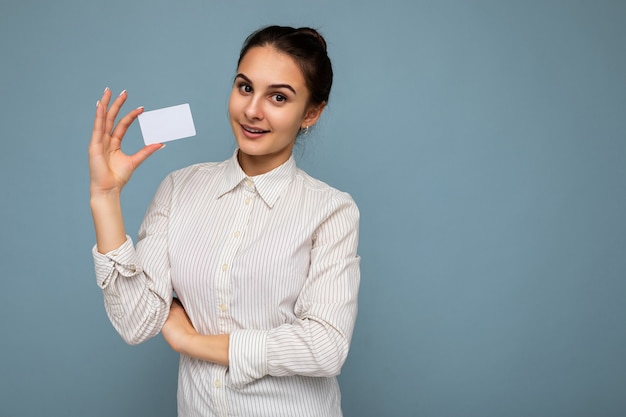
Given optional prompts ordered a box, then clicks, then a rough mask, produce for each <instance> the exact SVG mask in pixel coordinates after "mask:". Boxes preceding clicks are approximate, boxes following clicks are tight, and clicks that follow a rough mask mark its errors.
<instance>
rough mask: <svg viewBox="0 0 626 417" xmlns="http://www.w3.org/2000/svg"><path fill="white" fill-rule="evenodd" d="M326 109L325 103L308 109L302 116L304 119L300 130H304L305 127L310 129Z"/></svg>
mask: <svg viewBox="0 0 626 417" xmlns="http://www.w3.org/2000/svg"><path fill="white" fill-rule="evenodd" d="M324 108H326V102H325V101H323V102H321V103H320V104H316V105H314V106H311V107H309V109H308V110H307V111H306V113H305V114H304V119H302V126H301V127H302V128H303V129H305V128H306V127H307V126H308V127H312V126H313V125H314V124H315V123H317V121H318V120H319V118H320V116H321V115H322V112H323V111H324Z"/></svg>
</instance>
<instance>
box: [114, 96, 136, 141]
mask: <svg viewBox="0 0 626 417" xmlns="http://www.w3.org/2000/svg"><path fill="white" fill-rule="evenodd" d="M118 100H119V97H118V99H116V100H115V103H113V106H115V104H116V103H117V101H118ZM113 106H112V107H113ZM118 110H119V109H118ZM116 113H117V111H116ZM141 113H143V107H137V108H136V109H135V110H131V111H130V112H128V113H127V114H126V116H124V117H122V118H121V119H120V121H119V122H118V123H117V126H115V129H113V131H112V132H111V138H112V139H115V140H118V141H120V142H121V141H122V139H123V138H124V135H125V134H126V131H127V130H128V128H129V127H130V125H131V124H133V122H134V121H135V119H136V118H137V116H139V115H140V114H141ZM107 126H108V120H107Z"/></svg>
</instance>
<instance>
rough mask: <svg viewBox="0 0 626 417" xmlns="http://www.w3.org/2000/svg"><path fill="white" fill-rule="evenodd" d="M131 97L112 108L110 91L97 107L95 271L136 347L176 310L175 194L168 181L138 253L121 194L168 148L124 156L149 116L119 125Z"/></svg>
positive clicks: (92, 147)
mask: <svg viewBox="0 0 626 417" xmlns="http://www.w3.org/2000/svg"><path fill="white" fill-rule="evenodd" d="M126 97H127V95H126V92H125V91H123V92H122V93H121V94H120V95H119V96H118V97H117V98H116V99H115V100H114V101H113V103H111V104H110V101H111V91H110V90H109V89H108V88H107V89H106V90H105V91H104V94H103V95H102V99H101V100H100V101H98V103H97V104H96V117H95V121H94V128H93V134H92V137H91V143H90V144H89V174H90V179H91V181H90V193H91V200H90V203H91V210H92V214H93V222H94V226H95V230H96V247H95V248H94V251H93V252H94V266H95V269H96V279H97V283H98V285H99V286H100V287H101V288H102V290H103V295H104V304H105V308H106V311H107V315H108V316H109V319H110V320H111V323H112V324H113V326H114V327H115V329H116V330H117V331H118V333H119V334H120V335H121V336H122V338H123V339H124V340H125V341H126V342H127V343H129V344H136V343H141V342H142V341H144V340H146V339H148V338H150V337H152V336H154V335H155V334H157V333H158V332H159V331H160V330H161V327H162V326H163V323H164V322H165V320H166V319H167V315H168V313H169V307H170V304H171V299H172V288H171V283H170V281H169V275H168V268H169V266H168V265H167V256H166V253H165V251H166V239H165V236H166V227H167V215H168V207H169V204H168V201H169V200H168V199H169V194H170V192H169V191H170V190H169V188H168V186H169V182H167V181H165V182H164V186H163V187H160V191H159V192H157V195H156V196H155V200H154V201H153V203H152V204H151V206H150V208H149V210H148V214H147V217H146V219H145V220H144V223H143V224H142V230H140V236H139V238H140V239H139V242H138V244H137V248H136V249H135V247H134V246H133V243H132V240H131V239H130V238H128V237H127V235H126V231H125V228H124V219H123V217H122V209H121V204H120V194H121V191H122V189H123V188H124V186H125V185H126V183H127V182H128V181H129V179H130V177H131V175H132V173H133V172H134V170H135V169H136V168H137V167H138V166H139V165H140V164H141V163H142V162H143V161H144V160H145V159H146V158H147V157H148V156H150V155H151V154H152V153H154V152H155V151H157V150H159V149H161V148H162V147H163V145H161V144H155V145H149V146H145V147H144V148H142V149H141V150H140V151H138V152H137V153H135V154H134V155H125V154H124V153H123V152H122V151H121V148H120V147H121V142H122V139H123V137H124V135H125V133H126V131H127V130H128V127H129V126H130V125H131V124H132V123H133V121H134V120H135V119H136V118H137V116H139V115H140V114H141V112H142V111H143V108H141V107H140V108H138V109H135V110H132V111H130V112H129V113H128V114H126V115H125V116H124V117H123V118H121V120H120V121H119V123H117V125H116V124H115V119H116V118H117V115H118V113H119V111H120V109H121V107H122V105H123V104H124V102H125V101H126ZM109 104H110V107H109Z"/></svg>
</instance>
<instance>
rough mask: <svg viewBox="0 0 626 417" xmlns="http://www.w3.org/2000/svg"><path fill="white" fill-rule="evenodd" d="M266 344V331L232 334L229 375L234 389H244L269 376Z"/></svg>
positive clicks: (243, 331)
mask: <svg viewBox="0 0 626 417" xmlns="http://www.w3.org/2000/svg"><path fill="white" fill-rule="evenodd" d="M266 344H267V331H265V330H250V329H248V330H235V331H234V332H233V333H231V334H230V341H229V347H228V362H229V370H228V373H229V375H230V382H231V385H232V386H233V387H234V388H243V387H244V386H245V385H246V384H249V383H251V382H253V381H256V380H257V379H261V378H263V377H264V376H266V375H267V374H268V371H267V348H266Z"/></svg>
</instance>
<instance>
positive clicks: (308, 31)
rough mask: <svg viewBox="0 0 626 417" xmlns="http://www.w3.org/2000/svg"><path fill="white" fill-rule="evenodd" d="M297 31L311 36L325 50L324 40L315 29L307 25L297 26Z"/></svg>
mask: <svg viewBox="0 0 626 417" xmlns="http://www.w3.org/2000/svg"><path fill="white" fill-rule="evenodd" d="M298 32H299V33H302V34H306V35H309V36H312V37H313V38H314V39H315V40H316V41H317V43H319V44H320V45H321V46H322V49H323V50H324V51H326V40H325V39H324V37H323V36H322V35H321V34H320V33H319V32H318V31H317V30H315V29H313V28H309V27H302V28H298Z"/></svg>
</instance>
